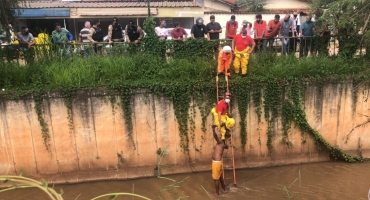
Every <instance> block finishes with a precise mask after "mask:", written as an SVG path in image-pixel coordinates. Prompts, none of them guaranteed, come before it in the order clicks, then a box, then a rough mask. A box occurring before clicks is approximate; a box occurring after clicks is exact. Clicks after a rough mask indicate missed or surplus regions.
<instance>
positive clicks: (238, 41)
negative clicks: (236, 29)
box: [231, 30, 256, 76]
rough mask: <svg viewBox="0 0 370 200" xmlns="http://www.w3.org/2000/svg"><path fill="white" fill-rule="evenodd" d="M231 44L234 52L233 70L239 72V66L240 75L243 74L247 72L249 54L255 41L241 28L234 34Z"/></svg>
mask: <svg viewBox="0 0 370 200" xmlns="http://www.w3.org/2000/svg"><path fill="white" fill-rule="evenodd" d="M231 45H232V49H233V50H234V54H235V59H234V71H235V73H236V74H239V71H240V68H241V69H242V70H241V71H242V75H243V76H245V75H246V74H247V65H248V61H249V55H250V54H251V53H252V52H253V50H254V47H255V46H256V43H254V40H253V39H252V38H251V37H250V36H249V35H247V31H246V30H242V32H241V33H240V34H238V35H236V36H235V38H234V39H233V41H232V43H231ZM251 46H252V47H251Z"/></svg>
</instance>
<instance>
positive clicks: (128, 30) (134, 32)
mask: <svg viewBox="0 0 370 200" xmlns="http://www.w3.org/2000/svg"><path fill="white" fill-rule="evenodd" d="M125 34H126V41H127V43H131V42H134V43H135V44H137V43H139V42H140V41H141V39H143V37H144V31H143V29H141V27H140V26H137V25H136V24H135V23H134V22H133V21H131V20H130V22H129V24H127V25H126V27H125Z"/></svg>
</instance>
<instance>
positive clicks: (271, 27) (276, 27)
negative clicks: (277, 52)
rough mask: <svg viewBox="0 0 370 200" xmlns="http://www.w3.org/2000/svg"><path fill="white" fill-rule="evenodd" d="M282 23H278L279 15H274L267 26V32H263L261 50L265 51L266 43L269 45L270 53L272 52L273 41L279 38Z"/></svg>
mask: <svg viewBox="0 0 370 200" xmlns="http://www.w3.org/2000/svg"><path fill="white" fill-rule="evenodd" d="M281 26H282V23H281V21H280V15H275V18H274V19H272V20H270V21H269V23H268V24H267V30H266V32H265V37H264V41H263V47H262V49H263V50H265V49H266V46H267V42H268V43H269V46H270V49H271V51H274V49H273V48H274V47H273V44H274V40H275V38H276V36H277V37H278V38H280V29H281Z"/></svg>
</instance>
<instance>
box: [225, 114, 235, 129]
mask: <svg viewBox="0 0 370 200" xmlns="http://www.w3.org/2000/svg"><path fill="white" fill-rule="evenodd" d="M225 125H226V128H227V129H232V128H234V126H235V119H234V118H231V117H227V119H226V123H225Z"/></svg>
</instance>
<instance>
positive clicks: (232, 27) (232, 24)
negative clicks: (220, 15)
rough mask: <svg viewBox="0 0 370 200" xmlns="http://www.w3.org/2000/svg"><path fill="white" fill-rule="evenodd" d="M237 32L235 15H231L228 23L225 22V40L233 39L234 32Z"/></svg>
mask: <svg viewBox="0 0 370 200" xmlns="http://www.w3.org/2000/svg"><path fill="white" fill-rule="evenodd" d="M237 30H238V22H237V21H235V15H231V18H230V20H229V21H227V22H226V32H225V38H226V39H231V40H232V39H234V37H235V36H236V31H237Z"/></svg>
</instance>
